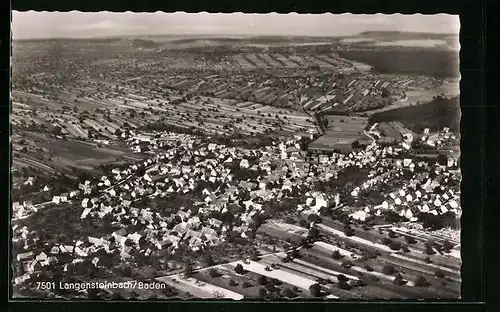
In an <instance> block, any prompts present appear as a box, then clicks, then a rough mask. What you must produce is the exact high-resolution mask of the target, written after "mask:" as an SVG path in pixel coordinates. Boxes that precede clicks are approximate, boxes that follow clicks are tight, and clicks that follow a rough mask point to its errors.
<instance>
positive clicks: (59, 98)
mask: <svg viewBox="0 0 500 312" xmlns="http://www.w3.org/2000/svg"><path fill="white" fill-rule="evenodd" d="M11 27H12V30H11V32H12V58H11V65H12V68H11V71H12V76H11V79H12V83H11V107H12V109H11V116H10V122H11V144H12V168H11V174H12V178H11V184H12V189H11V205H12V209H11V210H10V222H11V234H10V237H11V240H12V247H11V252H10V254H11V259H10V268H11V279H10V283H11V289H12V298H13V299H36V300H40V299H42V300H43V299H50V300H71V299H84V300H119V299H120V300H154V299H156V300H202V299H205V300H217V299H224V300H267V301H282V300H302V301H304V300H305V301H307V300H331V301H344V300H352V299H357V300H377V299H385V300H391V299H394V300H397V299H459V298H461V282H462V279H461V266H462V260H461V243H460V242H461V240H460V233H461V226H460V224H461V216H462V208H461V191H460V184H461V170H460V119H461V110H460V103H459V95H460V86H459V85H460V70H459V63H460V61H459V53H460V44H459V32H460V20H459V16H458V15H450V14H434V15H422V14H414V15H403V14H392V15H384V14H351V13H345V14H331V13H324V14H299V13H289V14H278V13H268V14H250V13H207V12H200V13H186V12H172V13H165V12H159V11H158V12H155V13H134V12H123V13H118V12H117V13H115V12H108V11H102V12H80V11H70V12H47V11H44V12H41V11H40V12H37V11H24V12H18V11H13V12H12V21H11ZM464 172H465V171H464Z"/></svg>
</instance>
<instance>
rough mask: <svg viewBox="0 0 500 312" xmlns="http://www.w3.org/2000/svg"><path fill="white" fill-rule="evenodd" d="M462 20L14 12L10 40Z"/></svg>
mask: <svg viewBox="0 0 500 312" xmlns="http://www.w3.org/2000/svg"><path fill="white" fill-rule="evenodd" d="M459 24H460V21H459V17H458V15H448V14H436V15H422V14H415V15H401V14H393V15H383V14H370V15H364V14H356V15H354V14H350V13H346V14H331V13H325V14H297V13H289V14H277V13H269V14H246V13H230V14H227V13H206V12H201V13H185V12H176V13H164V12H155V13H133V12H124V13H114V12H95V13H93V12H78V11H71V12H35V11H27V12H17V11H13V12H12V37H13V38H14V39H36V38H90V37H106V36H124V35H132V36H138V35H162V34H171V35H283V36H290V35H298V36H350V35H356V34H358V33H360V32H363V31H372V30H398V31H414V32H430V33H455V34H458V32H459V29H460V25H459Z"/></svg>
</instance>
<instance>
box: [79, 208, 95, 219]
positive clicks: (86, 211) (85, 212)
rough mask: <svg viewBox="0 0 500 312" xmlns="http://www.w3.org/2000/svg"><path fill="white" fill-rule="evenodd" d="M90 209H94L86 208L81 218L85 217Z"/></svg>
mask: <svg viewBox="0 0 500 312" xmlns="http://www.w3.org/2000/svg"><path fill="white" fill-rule="evenodd" d="M90 211H92V208H85V209H84V210H83V212H82V215H81V216H80V219H85V218H86V217H87V215H88V214H89V213H90Z"/></svg>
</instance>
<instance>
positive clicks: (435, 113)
mask: <svg viewBox="0 0 500 312" xmlns="http://www.w3.org/2000/svg"><path fill="white" fill-rule="evenodd" d="M389 121H400V122H401V123H402V124H403V125H405V126H406V127H407V128H409V129H411V130H412V131H414V132H417V133H418V132H421V131H422V130H423V129H424V128H429V129H430V130H431V131H433V130H442V129H443V128H444V127H449V128H450V129H451V130H452V131H455V132H460V104H459V98H458V97H454V98H451V99H446V98H436V99H434V100H432V101H431V102H428V103H425V104H420V105H415V106H407V107H401V108H396V109H393V110H389V111H385V112H380V113H376V114H374V115H372V116H370V118H369V123H370V124H373V123H376V122H389Z"/></svg>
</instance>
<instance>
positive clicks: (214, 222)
mask: <svg viewBox="0 0 500 312" xmlns="http://www.w3.org/2000/svg"><path fill="white" fill-rule="evenodd" d="M208 223H209V224H210V225H212V226H214V227H221V226H222V221H221V220H218V219H215V218H210V219H209V220H208Z"/></svg>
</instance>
